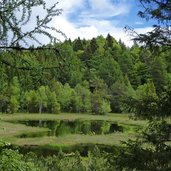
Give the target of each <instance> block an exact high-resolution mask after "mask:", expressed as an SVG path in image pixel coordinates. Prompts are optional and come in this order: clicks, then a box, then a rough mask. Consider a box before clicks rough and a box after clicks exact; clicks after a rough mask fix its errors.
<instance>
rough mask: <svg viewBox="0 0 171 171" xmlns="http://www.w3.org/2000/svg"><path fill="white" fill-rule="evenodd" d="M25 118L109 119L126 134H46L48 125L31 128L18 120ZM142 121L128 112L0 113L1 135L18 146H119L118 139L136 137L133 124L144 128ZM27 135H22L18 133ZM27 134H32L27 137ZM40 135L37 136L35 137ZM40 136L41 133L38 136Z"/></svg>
mask: <svg viewBox="0 0 171 171" xmlns="http://www.w3.org/2000/svg"><path fill="white" fill-rule="evenodd" d="M25 120H51V121H54V120H69V121H74V120H83V121H92V120H95V121H111V122H115V123H119V124H120V125H122V126H123V127H124V129H126V130H127V131H126V132H127V133H121V132H116V133H113V134H107V135H83V134H69V135H65V136H59V137H55V136H47V133H48V131H49V129H48V128H40V127H30V126H26V125H23V124H19V123H17V121H25ZM145 124H146V122H145V121H141V120H138V121H135V120H131V119H129V117H128V115H127V114H108V115H98V116H97V115H90V114H73V113H62V114H58V115H55V114H23V113H20V114H1V115H0V137H1V139H3V140H5V141H8V142H10V143H12V144H14V145H18V146H44V145H49V146H53V147H55V146H56V147H59V146H60V147H62V146H65V147H66V146H73V145H78V144H103V145H120V141H126V140H127V139H128V138H133V137H135V132H136V128H137V127H136V126H138V127H141V128H142V127H143V126H144V125H145ZM23 135H24V136H26V137H25V138H21V137H20V136H23ZM28 135H35V137H30V138H29V136H28ZM38 135H40V136H38ZM41 135H42V136H41Z"/></svg>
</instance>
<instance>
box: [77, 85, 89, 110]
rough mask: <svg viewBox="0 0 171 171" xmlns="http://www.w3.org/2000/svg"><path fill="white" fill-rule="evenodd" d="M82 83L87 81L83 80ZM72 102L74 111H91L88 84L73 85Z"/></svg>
mask: <svg viewBox="0 0 171 171" xmlns="http://www.w3.org/2000/svg"><path fill="white" fill-rule="evenodd" d="M84 84H87V83H86V82H85V83H84ZM74 104H75V111H76V112H83V113H85V112H87V113H89V112H90V111H91V92H90V90H89V87H88V85H85V86H82V85H80V84H77V86H76V87H75V97H74Z"/></svg>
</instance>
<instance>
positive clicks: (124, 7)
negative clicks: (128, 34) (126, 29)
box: [83, 0, 130, 18]
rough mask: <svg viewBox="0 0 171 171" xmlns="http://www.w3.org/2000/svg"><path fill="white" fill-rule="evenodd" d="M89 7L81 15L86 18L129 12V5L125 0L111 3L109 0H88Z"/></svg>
mask: <svg viewBox="0 0 171 171" xmlns="http://www.w3.org/2000/svg"><path fill="white" fill-rule="evenodd" d="M88 2H89V5H90V9H89V10H86V11H85V12H84V13H83V15H86V16H87V17H88V18H105V17H113V16H117V15H124V14H126V13H128V12H129V10H130V5H128V3H126V1H125V0H120V1H119V2H117V3H112V1H111V0H100V1H99V0H88Z"/></svg>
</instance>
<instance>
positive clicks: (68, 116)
mask: <svg viewBox="0 0 171 171" xmlns="http://www.w3.org/2000/svg"><path fill="white" fill-rule="evenodd" d="M78 119H79V120H84V121H85V120H97V121H98V120H102V121H103V120H105V121H112V122H118V123H120V124H128V125H142V126H143V125H144V124H145V123H146V122H145V121H144V120H136V121H135V120H132V119H129V117H128V115H127V114H107V115H91V114H74V113H61V114H23V113H20V114H2V115H0V120H3V121H23V120H69V121H74V120H78Z"/></svg>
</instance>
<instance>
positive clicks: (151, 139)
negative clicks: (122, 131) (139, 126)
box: [114, 120, 171, 171]
mask: <svg viewBox="0 0 171 171" xmlns="http://www.w3.org/2000/svg"><path fill="white" fill-rule="evenodd" d="M170 131H171V125H170V124H168V123H167V122H166V121H156V120H155V121H151V122H150V123H149V125H148V127H147V128H146V129H145V130H144V132H143V134H142V137H141V139H140V138H139V139H137V140H135V141H134V140H129V141H128V142H124V143H123V148H122V149H121V150H120V152H119V155H118V156H116V158H115V159H114V163H115V166H117V167H116V169H117V170H124V169H125V170H130V171H131V170H150V171H167V170H168V171H169V170H170V169H171V160H170V156H171V148H170V146H168V145H166V142H167V141H168V140H169V136H170Z"/></svg>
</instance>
